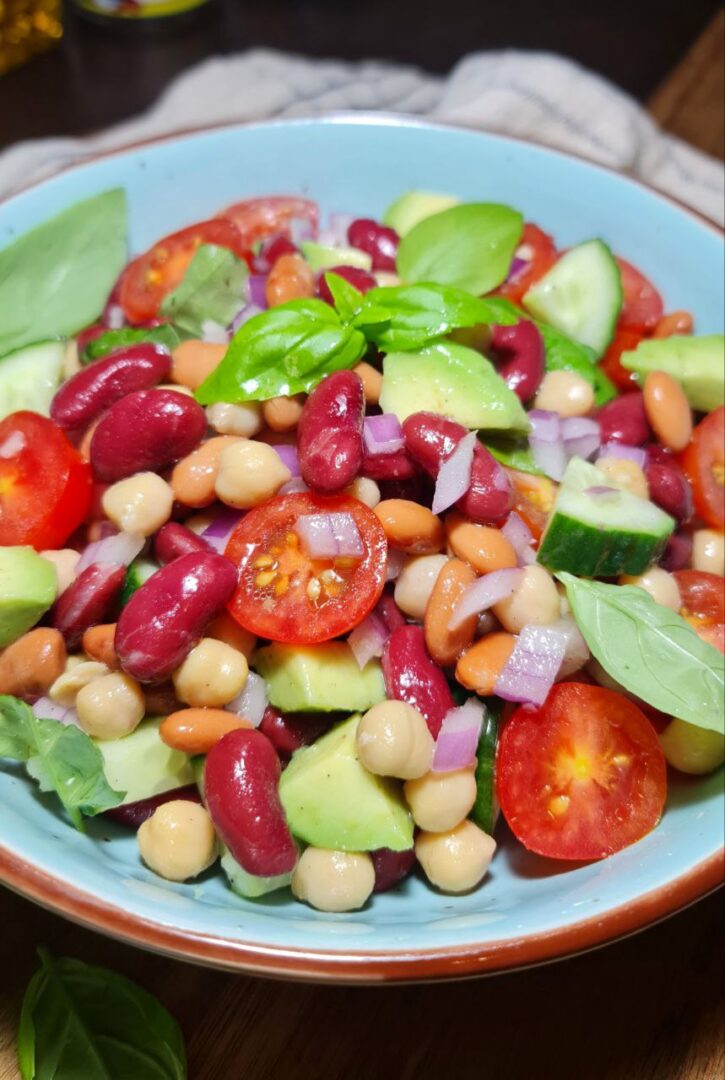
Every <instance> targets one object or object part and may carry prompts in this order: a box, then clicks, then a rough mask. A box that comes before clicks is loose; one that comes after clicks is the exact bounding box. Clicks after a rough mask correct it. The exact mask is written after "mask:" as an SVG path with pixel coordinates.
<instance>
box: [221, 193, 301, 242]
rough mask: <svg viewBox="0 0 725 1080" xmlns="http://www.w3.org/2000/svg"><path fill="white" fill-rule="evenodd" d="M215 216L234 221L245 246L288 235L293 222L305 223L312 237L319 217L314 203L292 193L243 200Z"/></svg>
mask: <svg viewBox="0 0 725 1080" xmlns="http://www.w3.org/2000/svg"><path fill="white" fill-rule="evenodd" d="M217 216H218V217H220V218H226V219H228V220H229V221H233V222H234V224H235V225H236V227H237V228H238V229H239V232H240V233H241V236H242V243H243V244H244V246H245V247H248V248H251V247H253V246H254V245H255V244H258V243H260V242H261V241H262V240H266V239H267V237H269V236H274V235H275V234H279V235H281V236H289V233H290V225H291V224H292V222H293V221H306V222H308V224H309V226H310V232H311V234H312V238H313V237H315V236H317V229H318V226H319V220H320V212H319V210H318V208H317V203H314V202H312V200H311V199H300V198H297V197H296V196H294V195H268V196H267V197H266V198H262V199H244V200H243V202H238V203H234V205H233V206H229V207H228V208H227V209H226V210H222V212H221V214H218V215H217Z"/></svg>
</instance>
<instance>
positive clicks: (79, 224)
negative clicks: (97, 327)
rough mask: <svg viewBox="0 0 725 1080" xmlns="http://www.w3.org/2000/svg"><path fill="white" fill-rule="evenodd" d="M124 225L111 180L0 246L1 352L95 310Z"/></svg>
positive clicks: (118, 255)
mask: <svg viewBox="0 0 725 1080" xmlns="http://www.w3.org/2000/svg"><path fill="white" fill-rule="evenodd" d="M126 229H127V208H126V196H125V193H124V192H123V190H122V189H121V188H114V189H113V190H112V191H104V192H103V193H102V194H101V195H94V196H93V197H92V198H90V199H84V200H83V201H82V202H78V203H76V204H75V205H74V206H71V207H69V208H68V209H67V210H63V211H62V212H61V213H60V214H57V215H56V216H55V217H53V218H51V219H50V220H49V221H46V222H44V223H43V224H42V225H38V226H37V227H36V228H35V229H31V231H30V232H28V233H25V234H24V235H23V236H21V237H19V238H18V239H17V240H15V242H14V243H12V244H10V246H9V247H6V248H5V249H4V250H3V251H0V356H4V355H5V353H8V352H11V351H13V350H14V349H19V348H20V347H21V346H23V345H30V344H32V343H33V342H35V341H45V340H48V339H49V338H58V337H68V336H69V335H70V334H74V333H75V332H76V331H78V330H80V329H82V328H83V327H84V326H88V325H89V323H92V322H94V320H95V319H97V318H98V316H99V315H100V314H101V312H102V311H103V307H104V305H105V303H106V300H107V299H108V295H109V293H110V292H111V289H112V288H113V285H114V283H115V281H116V279H117V277H118V275H119V274H120V273H121V270H122V269H123V267H124V264H125V262H126Z"/></svg>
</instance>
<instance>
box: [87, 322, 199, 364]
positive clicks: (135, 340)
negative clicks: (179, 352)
mask: <svg viewBox="0 0 725 1080" xmlns="http://www.w3.org/2000/svg"><path fill="white" fill-rule="evenodd" d="M146 342H148V343H149V344H150V345H163V346H165V348H167V349H168V350H169V352H172V350H173V349H175V348H176V346H177V345H179V344H180V342H181V337H180V336H179V334H178V332H177V331H176V330H175V329H174V327H173V326H172V325H171V323H162V324H161V326H124V327H123V328H122V329H121V330H106V332H105V333H104V334H99V335H98V337H97V338H93V339H92V340H91V341H89V342H88V344H87V345H86V346H85V348H84V349H83V352H82V353H81V355H80V358H79V359H80V361H81V363H82V364H87V363H89V362H90V361H91V360H100V359H101V358H102V357H103V356H107V355H108V354H109V353H111V352H113V351H114V350H115V349H123V348H125V347H126V346H128V345H143V344H145V343H146Z"/></svg>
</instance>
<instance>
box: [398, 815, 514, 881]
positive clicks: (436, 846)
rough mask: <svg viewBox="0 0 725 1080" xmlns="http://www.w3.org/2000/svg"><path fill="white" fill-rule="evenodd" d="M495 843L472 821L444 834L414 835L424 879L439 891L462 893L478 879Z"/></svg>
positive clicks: (485, 866)
mask: <svg viewBox="0 0 725 1080" xmlns="http://www.w3.org/2000/svg"><path fill="white" fill-rule="evenodd" d="M495 850H496V841H495V840H494V839H493V837H492V836H489V835H488V834H487V833H485V832H483V830H482V829H479V828H478V826H477V825H474V824H473V822H472V821H462V822H461V823H460V825H457V826H456V827H455V829H451V830H450V832H444V833H430V832H421V833H418V836H417V839H416V841H415V854H416V857H417V859H418V862H419V863H420V865H421V866H422V867H423V871H424V873H425V876H426V877H427V878H428V880H429V881H430V882H431V884H433V885H435V886H436V887H437V888H439V889H440V890H441V891H442V892H448V893H462V892H467V891H468V890H469V889H472V888H473V887H474V886H475V885H478V883H479V881H481V880H482V878H483V876H484V875H485V873H486V871H487V870H488V867H489V863H490V862H491V859H492V858H493V855H494V852H495Z"/></svg>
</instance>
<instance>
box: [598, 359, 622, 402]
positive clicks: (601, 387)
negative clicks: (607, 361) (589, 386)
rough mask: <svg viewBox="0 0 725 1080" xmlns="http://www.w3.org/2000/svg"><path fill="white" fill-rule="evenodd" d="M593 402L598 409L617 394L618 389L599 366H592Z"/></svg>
mask: <svg viewBox="0 0 725 1080" xmlns="http://www.w3.org/2000/svg"><path fill="white" fill-rule="evenodd" d="M593 374H594V384H593V385H594V404H595V405H596V407H597V408H598V409H599V408H601V406H602V405H606V404H607V402H608V401H613V400H614V398H615V397H618V396H619V391H618V390H617V387H616V386H615V385H614V383H613V382H612V380H611V379H610V378H609V376H608V375H605V374H604V372H603V371H602V369H601V368H600V367H595V368H594V372H593Z"/></svg>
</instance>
